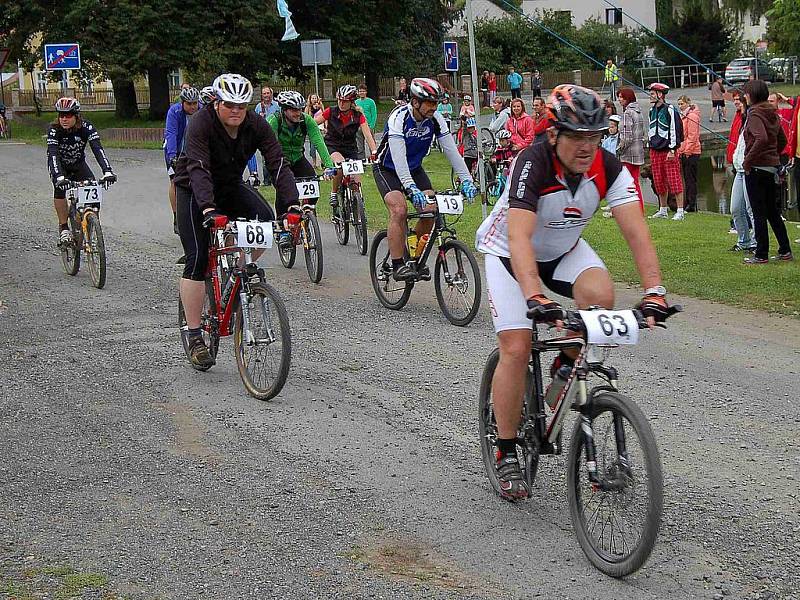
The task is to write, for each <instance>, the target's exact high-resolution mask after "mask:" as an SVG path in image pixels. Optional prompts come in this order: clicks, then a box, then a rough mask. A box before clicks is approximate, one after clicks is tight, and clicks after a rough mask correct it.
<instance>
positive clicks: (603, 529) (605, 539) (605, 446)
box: [567, 391, 664, 577]
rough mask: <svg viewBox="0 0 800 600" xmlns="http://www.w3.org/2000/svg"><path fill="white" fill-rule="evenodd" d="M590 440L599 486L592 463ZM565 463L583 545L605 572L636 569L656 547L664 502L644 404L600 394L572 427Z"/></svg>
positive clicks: (617, 574)
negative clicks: (590, 470) (589, 463)
mask: <svg viewBox="0 0 800 600" xmlns="http://www.w3.org/2000/svg"><path fill="white" fill-rule="evenodd" d="M586 419H588V421H587V420H586ZM592 445H593V446H594V448H595V454H596V457H595V462H596V466H597V477H598V479H599V483H596V484H594V483H592V482H591V481H590V480H589V474H588V471H587V468H586V465H587V463H586V461H587V460H588V459H587V458H586V451H587V448H591V446H592ZM567 469H568V470H567V495H568V497H569V509H570V513H571V515H572V523H573V526H574V528H575V534H576V536H577V537H578V543H579V544H580V546H581V549H582V550H583V552H584V553H585V554H586V556H587V558H588V559H589V561H590V562H591V563H592V564H593V565H594V566H595V567H597V568H598V569H599V570H600V571H602V572H603V573H605V574H606V575H610V576H611V577H624V576H626V575H630V574H631V573H633V572H635V571H636V570H637V569H639V568H640V567H641V566H642V565H643V564H644V562H645V561H646V560H647V558H648V557H649V556H650V552H651V551H652V550H653V546H654V545H655V542H656V537H657V536H658V529H659V527H660V525H661V513H662V510H663V505H664V480H663V475H662V472H661V459H660V458H659V455H658V446H657V445H656V439H655V436H654V435H653V430H652V429H651V428H650V424H649V423H648V422H647V419H646V418H645V416H644V414H643V413H642V411H641V409H640V408H639V407H638V406H636V404H634V403H633V402H632V401H631V400H630V399H628V398H627V397H625V396H623V395H622V394H619V393H618V392H614V391H603V392H601V393H599V394H597V395H596V396H594V397H593V399H592V401H591V403H590V404H589V405H588V406H587V410H586V412H585V413H584V414H583V415H582V417H581V419H579V420H578V422H577V423H576V424H575V428H574V429H573V431H572V443H571V445H570V451H569V459H568V467H567Z"/></svg>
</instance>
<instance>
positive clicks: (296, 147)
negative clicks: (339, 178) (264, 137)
mask: <svg viewBox="0 0 800 600" xmlns="http://www.w3.org/2000/svg"><path fill="white" fill-rule="evenodd" d="M267 123H269V125H270V127H272V129H273V130H274V131H275V135H276V136H277V137H278V142H279V143H280V145H281V149H282V150H283V155H284V156H285V157H286V160H288V161H289V162H290V163H291V164H294V163H296V162H297V161H298V160H300V159H301V158H303V146H304V145H305V143H306V134H308V139H309V140H310V141H311V143H312V144H313V145H314V147H315V148H316V149H317V152H318V153H319V155H320V157H321V158H322V164H323V165H325V167H326V168H328V169H332V168H333V167H334V165H333V160H332V159H331V155H330V153H329V152H328V148H326V147H325V140H323V139H322V133H320V131H319V126H318V125H317V123H316V122H315V121H314V117H312V116H311V115H308V114H306V113H303V121H301V122H300V123H298V124H297V125H295V126H294V127H292V126H290V125H289V123H287V121H286V119H284V118H283V115H282V114H281V113H279V112H277V113H273V114H271V115H270V116H269V117H267Z"/></svg>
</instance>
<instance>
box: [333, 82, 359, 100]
mask: <svg viewBox="0 0 800 600" xmlns="http://www.w3.org/2000/svg"><path fill="white" fill-rule="evenodd" d="M356 96H358V90H357V89H356V86H354V85H343V86H342V87H340V88H339V91H337V92H336V98H337V99H338V100H355V99H356Z"/></svg>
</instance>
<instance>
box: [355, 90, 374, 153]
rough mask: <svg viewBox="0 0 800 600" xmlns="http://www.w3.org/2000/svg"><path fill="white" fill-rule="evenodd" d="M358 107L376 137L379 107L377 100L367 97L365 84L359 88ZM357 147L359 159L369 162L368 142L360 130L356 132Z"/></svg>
mask: <svg viewBox="0 0 800 600" xmlns="http://www.w3.org/2000/svg"><path fill="white" fill-rule="evenodd" d="M356 106H357V107H358V109H359V110H360V111H361V112H362V113H363V115H364V118H366V119H367V125H369V130H370V131H371V132H372V135H373V136H374V135H375V123H376V122H377V121H378V107H377V105H376V104H375V100H373V99H372V98H369V97H368V96H367V86H366V85H364V84H363V83H362V84H361V85H359V86H358V98H356ZM356 145H357V146H358V157H359V158H360V159H361V160H367V157H368V155H367V153H366V141H365V140H364V133H363V132H362V131H361V130H360V129H359V130H358V131H357V132H356Z"/></svg>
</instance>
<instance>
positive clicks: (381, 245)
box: [369, 229, 414, 310]
mask: <svg viewBox="0 0 800 600" xmlns="http://www.w3.org/2000/svg"><path fill="white" fill-rule="evenodd" d="M392 271H393V269H392V259H391V257H390V256H389V239H388V237H387V233H386V230H385V229H384V230H382V231H379V232H378V233H377V234H375V237H374V238H373V239H372V248H370V251H369V277H370V279H371V280H372V288H373V289H374V290H375V295H376V296H377V297H378V300H379V301H380V303H381V304H383V305H384V306H385V307H386V308H388V309H390V310H400V309H401V308H403V307H404V306H405V305H406V303H407V302H408V299H409V298H410V297H411V290H412V289H413V288H414V282H412V281H395V279H394V277H393V276H392Z"/></svg>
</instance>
